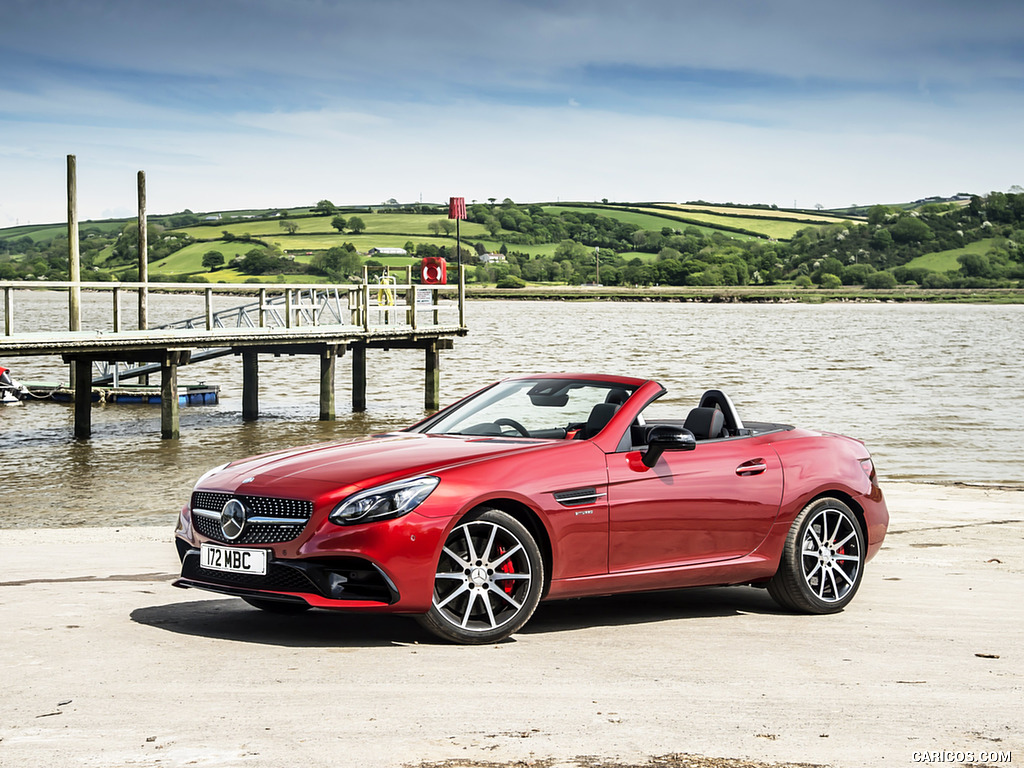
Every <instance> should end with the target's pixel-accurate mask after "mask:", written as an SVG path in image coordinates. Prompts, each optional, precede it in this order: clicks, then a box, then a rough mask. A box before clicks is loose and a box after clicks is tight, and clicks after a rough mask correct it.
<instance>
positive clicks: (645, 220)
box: [544, 205, 755, 240]
mask: <svg viewBox="0 0 1024 768" xmlns="http://www.w3.org/2000/svg"><path fill="white" fill-rule="evenodd" d="M544 210H545V211H546V212H548V213H554V214H556V215H557V214H559V213H561V212H562V211H566V212H573V213H596V214H598V215H599V216H607V217H608V218H612V219H618V220H619V221H624V222H626V223H627V224H636V225H637V226H638V227H640V228H641V229H647V230H653V231H655V232H658V231H660V230H661V228H662V227H669V226H672V225H673V222H672V221H671V219H670V218H669V217H671V216H672V212H671V211H662V212H661V215H660V216H654V215H652V214H649V213H638V212H636V211H627V210H615V209H613V208H590V207H587V206H582V205H545V206H544ZM652 210H653V209H652ZM693 226H696V227H697V229H699V230H700V231H701V233H702V234H704V236H705V237H707V236H709V235H711V234H712V233H713V232H722V230H719V229H714V228H713V227H702V226H699V225H696V224H695V225H693ZM673 228H680V227H678V225H676V227H673ZM722 234H725V235H728V236H729V237H735V238H737V239H739V240H753V239H755V238H753V237H751V236H750V235H741V234H740V233H738V232H723V233H722Z"/></svg>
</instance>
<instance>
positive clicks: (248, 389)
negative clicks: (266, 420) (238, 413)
mask: <svg viewBox="0 0 1024 768" xmlns="http://www.w3.org/2000/svg"><path fill="white" fill-rule="evenodd" d="M259 417H260V361H259V356H258V355H257V354H256V352H254V351H250V350H246V351H244V352H242V421H256V420H257V419H258V418H259Z"/></svg>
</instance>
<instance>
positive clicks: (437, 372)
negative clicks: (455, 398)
mask: <svg viewBox="0 0 1024 768" xmlns="http://www.w3.org/2000/svg"><path fill="white" fill-rule="evenodd" d="M439 347H440V345H439V344H438V343H437V342H431V343H430V344H428V345H427V347H426V361H425V365H424V372H425V376H424V381H423V406H424V407H425V408H426V409H427V410H430V411H436V410H437V409H438V408H440V407H441V354H440V350H439Z"/></svg>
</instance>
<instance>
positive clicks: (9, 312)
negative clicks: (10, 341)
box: [4, 286, 14, 336]
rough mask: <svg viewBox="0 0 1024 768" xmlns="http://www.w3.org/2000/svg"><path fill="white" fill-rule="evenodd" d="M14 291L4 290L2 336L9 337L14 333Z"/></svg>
mask: <svg viewBox="0 0 1024 768" xmlns="http://www.w3.org/2000/svg"><path fill="white" fill-rule="evenodd" d="M13 301H14V289H13V288H11V287H9V286H8V287H7V288H4V334H5V335H7V336H10V335H12V334H13V333H14V304H13V303H12V302H13Z"/></svg>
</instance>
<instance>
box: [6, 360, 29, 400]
mask: <svg viewBox="0 0 1024 768" xmlns="http://www.w3.org/2000/svg"><path fill="white" fill-rule="evenodd" d="M24 394H25V388H24V387H23V386H22V385H21V384H20V383H19V382H18V381H16V380H15V379H12V378H11V372H10V370H8V369H7V368H4V367H3V366H0V404H2V405H6V404H7V403H19V402H21V398H22V397H23V396H24Z"/></svg>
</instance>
